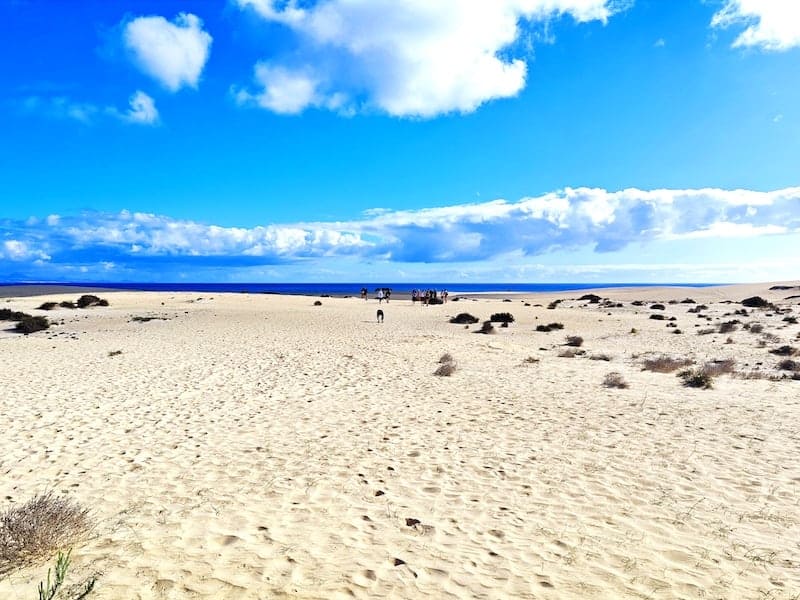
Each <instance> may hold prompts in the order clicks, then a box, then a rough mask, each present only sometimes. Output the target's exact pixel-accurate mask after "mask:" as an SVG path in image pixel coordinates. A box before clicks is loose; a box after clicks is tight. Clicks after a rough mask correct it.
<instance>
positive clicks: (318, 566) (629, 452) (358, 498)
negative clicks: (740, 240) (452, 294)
mask: <svg viewBox="0 0 800 600" xmlns="http://www.w3.org/2000/svg"><path fill="white" fill-rule="evenodd" d="M793 285H798V284H797V283H794V284H793ZM768 287H769V286H768V285H767V284H764V285H752V286H733V287H725V288H710V289H690V290H687V289H669V288H662V289H646V290H642V289H638V290H633V291H631V290H608V291H604V292H601V295H603V296H604V297H609V298H611V299H612V300H614V301H621V302H624V303H625V307H624V308H611V309H604V308H599V307H598V306H597V305H586V303H585V302H577V301H571V300H570V301H565V302H564V303H562V305H560V306H559V307H558V308H556V309H555V310H547V309H546V308H545V306H546V305H547V303H548V302H549V301H550V300H551V299H554V298H573V299H574V298H578V297H579V296H580V295H582V294H583V293H584V292H566V293H556V294H548V295H543V296H536V295H532V294H529V295H522V296H517V295H515V296H513V301H512V302H510V303H507V302H502V301H501V300H487V299H478V300H462V301H460V302H457V303H453V302H451V303H449V304H447V305H444V306H431V307H427V308H425V307H422V306H412V305H411V303H410V302H409V301H408V300H405V299H402V300H401V299H395V300H392V302H391V303H390V304H389V305H385V304H384V305H382V306H381V308H382V309H383V310H384V312H385V313H386V322H385V323H384V324H382V325H379V324H377V323H376V322H375V310H376V309H377V308H378V304H377V302H376V301H374V300H370V301H369V302H364V301H363V300H360V299H357V298H350V299H334V298H323V299H321V301H322V306H316V307H315V306H313V302H314V300H315V298H309V297H285V296H283V297H282V296H269V295H240V294H229V295H218V294H217V295H208V294H183V293H181V294H177V293H176V294H173V293H160V294H157V293H128V292H124V293H123V292H115V293H104V294H102V296H103V297H105V298H108V299H109V301H110V302H111V306H110V307H109V308H93V309H88V310H77V311H70V310H66V309H58V310H56V311H51V312H49V313H44V312H39V311H35V310H33V309H34V307H36V306H38V305H39V304H40V303H41V302H43V301H45V300H48V299H52V300H64V299H73V300H74V298H71V297H70V296H68V295H63V294H62V295H59V296H52V297H38V298H18V299H11V300H10V301H8V302H6V301H1V300H0V307H6V308H12V309H14V310H25V311H28V312H32V313H35V314H46V315H48V316H49V317H51V318H53V319H58V320H60V319H63V320H64V324H63V325H58V326H56V327H54V328H53V329H51V330H49V331H46V332H40V333H36V334H33V335H30V336H18V335H16V334H12V333H0V355H1V356H2V371H0V431H2V437H0V509H6V508H8V507H10V506H13V505H14V504H15V503H21V502H24V501H26V500H27V499H29V498H30V497H32V496H33V495H35V494H37V493H39V492H42V491H44V490H46V489H52V490H54V491H56V492H58V493H64V494H68V495H69V496H70V497H71V498H73V499H75V500H77V501H79V502H81V503H83V504H84V505H86V506H89V507H91V508H92V510H93V512H94V515H95V518H96V520H97V522H98V526H97V530H96V532H95V535H94V536H93V537H92V539H90V540H89V541H87V542H85V543H82V544H80V545H78V546H76V547H75V548H74V550H73V569H72V570H71V573H70V578H69V580H70V582H71V583H76V582H79V581H81V580H82V579H84V578H86V577H89V576H90V575H92V574H95V573H96V574H99V579H98V584H97V588H96V590H95V592H94V593H93V594H92V595H91V596H90V598H99V599H128V598H140V599H157V598H169V599H178V598H215V599H216V598H231V599H233V598H236V599H240V598H274V597H293V598H294V597H297V598H349V597H356V598H367V597H370V598H373V597H374V598H387V597H388V598H426V597H430V598H491V599H495V598H498V599H499V598H769V599H773V600H774V599H782V598H786V599H788V598H796V597H797V594H799V593H800V462H799V461H798V457H800V433H798V428H799V427H800V381H788V380H787V381H771V380H768V379H739V378H733V377H731V376H729V375H723V376H721V377H719V378H718V379H716V380H715V382H714V388H713V389H711V390H703V389H690V388H685V387H683V386H682V385H681V382H680V380H679V379H678V378H677V377H676V376H675V374H659V373H651V372H648V371H643V370H642V368H641V364H642V359H643V358H644V357H645V356H647V353H650V352H668V353H670V354H673V355H675V356H687V357H691V358H694V359H695V360H697V361H698V362H702V361H705V360H710V359H722V358H734V359H735V360H736V361H737V368H738V369H740V370H751V369H754V368H756V367H757V366H758V367H759V368H760V369H761V371H763V372H767V373H771V374H773V375H777V374H779V372H778V371H777V370H775V368H774V367H775V365H776V364H777V362H778V361H779V359H780V357H777V356H774V355H772V354H769V353H768V350H769V349H770V348H773V347H775V346H778V345H780V344H782V343H785V344H793V345H794V346H797V347H800V340H798V339H796V336H797V335H798V332H800V325H787V323H785V322H783V321H782V318H783V315H780V316H777V315H776V316H766V315H767V311H755V312H754V313H753V314H752V315H751V316H748V317H736V318H739V319H740V320H742V321H743V322H756V321H757V322H761V323H763V324H765V330H766V331H767V332H770V333H772V334H774V335H776V336H778V340H774V341H770V342H768V343H767V345H766V347H759V344H758V340H759V339H760V338H761V336H760V335H756V334H753V333H750V332H748V331H745V330H743V329H742V328H741V327H740V328H739V329H738V330H737V331H735V332H733V333H730V334H711V335H697V333H696V332H697V329H698V328H696V327H695V325H699V326H700V328H704V327H710V326H712V325H713V324H714V323H716V322H717V318H721V315H722V314H723V313H724V312H733V311H734V310H736V309H739V308H741V306H740V305H738V304H731V305H727V304H720V303H719V302H720V301H721V300H724V299H726V298H729V299H732V300H736V301H739V300H741V299H742V298H744V297H747V296H750V295H754V294H758V295H761V296H763V297H766V298H769V299H771V300H775V301H778V300H781V301H782V304H783V305H784V306H789V305H792V306H793V307H794V311H795V312H794V314H795V315H798V316H800V308H798V302H799V300H798V299H794V300H788V301H787V300H782V299H783V298H784V297H785V296H788V295H791V294H800V290H793V291H788V292H769V291H768V290H767V288H768ZM687 296H690V297H692V298H694V299H696V300H697V301H702V302H705V303H707V304H709V305H710V309H709V310H708V311H704V314H709V315H711V316H712V317H714V319H715V320H714V323H709V322H707V321H706V320H705V319H698V318H697V316H696V315H695V314H687V312H686V311H687V309H688V308H691V305H687V304H674V305H667V310H666V311H664V313H665V314H666V316H667V317H669V316H673V315H674V316H676V317H677V324H678V327H679V328H680V329H681V330H682V331H683V332H684V333H683V335H674V334H672V333H671V331H672V328H668V327H666V326H665V325H666V324H667V321H655V320H650V319H649V318H648V316H649V315H650V314H651V313H654V312H658V311H653V310H651V309H649V308H647V307H646V306H645V307H633V306H631V305H630V301H631V300H633V299H637V298H638V299H641V300H659V301H668V300H670V299H677V300H680V299H683V298H685V297H687ZM199 297H203V299H202V300H197V298H199ZM212 298H213V299H212ZM526 301H527V302H529V303H531V304H537V303H539V304H543V305H544V306H541V307H535V306H524V304H523V303H524V302H526ZM712 302H713V303H714V304H710V303H712ZM162 303H163V304H162ZM464 311H466V312H470V313H472V314H474V315H476V316H478V317H480V318H481V319H485V318H488V316H489V315H490V314H491V313H494V312H505V311H509V312H512V313H513V314H514V316H515V317H516V322H515V323H514V324H512V325H511V327H509V328H508V329H501V328H498V329H497V333H496V335H491V336H484V335H476V334H474V333H472V331H474V330H475V329H476V328H477V327H478V326H470V328H469V330H467V329H465V328H464V326H463V325H451V324H449V323H448V322H447V317H448V316H452V315H455V314H457V313H459V312H464ZM608 313H610V314H608ZM134 315H141V316H145V315H150V316H165V317H167V318H168V319H169V320H166V321H161V320H154V321H150V322H147V323H137V322H131V321H130V319H131V317H132V316H134ZM732 318H734V317H725V318H723V319H722V320H729V319H732ZM554 321H557V322H562V323H563V324H564V325H565V328H564V329H563V330H562V331H555V332H551V333H538V332H535V331H534V328H535V326H536V325H538V324H544V323H550V322H554ZM7 325H8V326H10V325H11V324H7ZM4 326H5V325H4ZM632 328H636V329H637V330H638V332H637V333H635V334H633V333H631V329H632ZM566 335H581V336H583V338H584V339H585V342H584V346H583V349H585V350H586V354H585V355H583V356H578V357H575V358H560V357H558V353H559V352H560V351H561V350H563V349H564V347H563V346H562V345H561V344H563V342H564V337H565V336H566ZM728 337H731V338H732V340H733V343H731V344H725V343H724V342H725V340H726V339H727V338H728ZM117 350H121V351H122V354H120V355H118V356H109V352H111V351H117ZM445 352H449V353H451V354H452V355H453V356H454V357H455V358H456V360H457V362H458V370H457V371H456V373H455V374H454V375H453V376H451V377H436V376H434V375H433V374H432V373H433V371H434V370H435V369H436V367H437V366H438V365H437V361H438V359H439V357H440V356H441V355H442V354H443V353H445ZM601 353H605V354H608V355H609V356H610V357H611V361H610V362H607V361H603V360H589V357H590V356H592V355H598V354H601ZM636 356H638V358H635V357H636ZM528 357H533V358H538V359H539V362H538V363H526V362H524V359H526V358H528ZM759 363H761V364H759ZM610 371H618V372H620V373H621V374H622V375H623V376H624V378H625V379H626V380H627V381H628V382H629V383H630V388H628V389H608V388H605V387H603V386H602V381H603V378H604V376H605V375H606V374H607V373H608V372H610ZM407 519H416V520H418V521H419V523H418V524H413V525H410V526H409V525H407V521H406V520H407ZM409 523H414V522H413V521H409ZM398 559H399V560H398ZM400 561H402V563H400ZM396 562H397V563H398V564H395V563H396ZM50 564H52V562H51V563H50ZM46 570H47V565H40V566H37V567H33V568H27V569H23V570H19V571H16V572H14V573H13V574H11V575H10V576H8V577H6V578H5V579H2V580H0V598H3V599H5V598H11V599H17V598H19V599H23V598H25V599H27V598H31V597H35V593H36V592H35V588H36V584H37V582H38V581H39V580H40V579H41V578H42V577H43V575H44V574H45V573H46Z"/></svg>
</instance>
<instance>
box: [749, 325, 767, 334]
mask: <svg viewBox="0 0 800 600" xmlns="http://www.w3.org/2000/svg"><path fill="white" fill-rule="evenodd" d="M748 329H749V331H750V333H761V332H762V331H764V326H763V325H762V324H761V323H751V325H750V327H749V328H748Z"/></svg>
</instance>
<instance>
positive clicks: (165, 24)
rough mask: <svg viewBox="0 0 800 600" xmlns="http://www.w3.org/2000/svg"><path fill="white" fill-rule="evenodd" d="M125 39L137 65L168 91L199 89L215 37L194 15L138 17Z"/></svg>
mask: <svg viewBox="0 0 800 600" xmlns="http://www.w3.org/2000/svg"><path fill="white" fill-rule="evenodd" d="M123 40H124V43H125V45H126V47H127V48H128V49H129V50H130V52H131V55H132V58H133V60H134V62H135V63H136V65H137V66H138V67H139V68H140V69H141V70H142V71H144V72H145V73H146V74H148V75H150V76H151V77H153V78H154V79H157V80H158V81H160V82H161V83H162V84H163V85H164V86H165V87H166V88H167V89H169V90H171V91H173V92H175V91H177V90H179V89H180V88H182V87H184V86H189V87H197V83H198V80H199V79H200V75H201V73H202V72H203V67H204V66H205V64H206V61H207V60H208V55H209V52H210V48H211V41H212V38H211V36H210V35H209V34H208V32H206V31H204V30H203V22H202V21H201V20H200V18H199V17H197V16H195V15H193V14H187V13H180V14H179V15H178V16H177V17H176V18H175V20H174V21H173V22H172V23H170V22H169V21H167V20H166V19H165V18H164V17H160V16H151V17H138V18H136V19H134V20H132V21H130V22H129V23H127V24H126V25H125V28H124V31H123Z"/></svg>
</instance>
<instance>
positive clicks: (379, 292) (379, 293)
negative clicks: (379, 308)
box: [378, 289, 383, 304]
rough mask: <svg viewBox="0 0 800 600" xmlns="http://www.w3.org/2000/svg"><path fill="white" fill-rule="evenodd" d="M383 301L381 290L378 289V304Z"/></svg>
mask: <svg viewBox="0 0 800 600" xmlns="http://www.w3.org/2000/svg"><path fill="white" fill-rule="evenodd" d="M381 302H383V290H382V289H381V290H378V304H380V303H381Z"/></svg>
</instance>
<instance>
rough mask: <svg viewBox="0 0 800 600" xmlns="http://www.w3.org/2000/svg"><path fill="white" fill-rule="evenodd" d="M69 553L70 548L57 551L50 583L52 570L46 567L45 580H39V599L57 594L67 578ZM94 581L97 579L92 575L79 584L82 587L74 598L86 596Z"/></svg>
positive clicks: (50, 597)
mask: <svg viewBox="0 0 800 600" xmlns="http://www.w3.org/2000/svg"><path fill="white" fill-rule="evenodd" d="M71 555H72V549H71V548H70V549H69V551H67V553H66V554H64V553H63V552H59V553H58V557H57V558H56V568H55V574H54V579H53V581H52V583H51V582H50V573H51V572H52V571H51V570H50V569H47V581H46V582H44V581H40V582H39V600H53V599H54V598H55V597H56V594H58V592H59V590H60V589H61V587H62V586H63V585H64V581H66V579H67V570H68V569H69V565H70V557H71ZM96 582H97V579H96V578H95V577H92V578H90V579H89V580H88V581H86V582H85V583H84V585H83V586H81V587H82V588H83V589H82V590H81V591H80V593H79V594H78V595H77V596H75V599H74V600H83V599H84V598H86V597H87V596H88V595H89V594H90V593H91V591H92V590H93V589H94V585H95V583H96ZM62 597H63V596H62Z"/></svg>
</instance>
